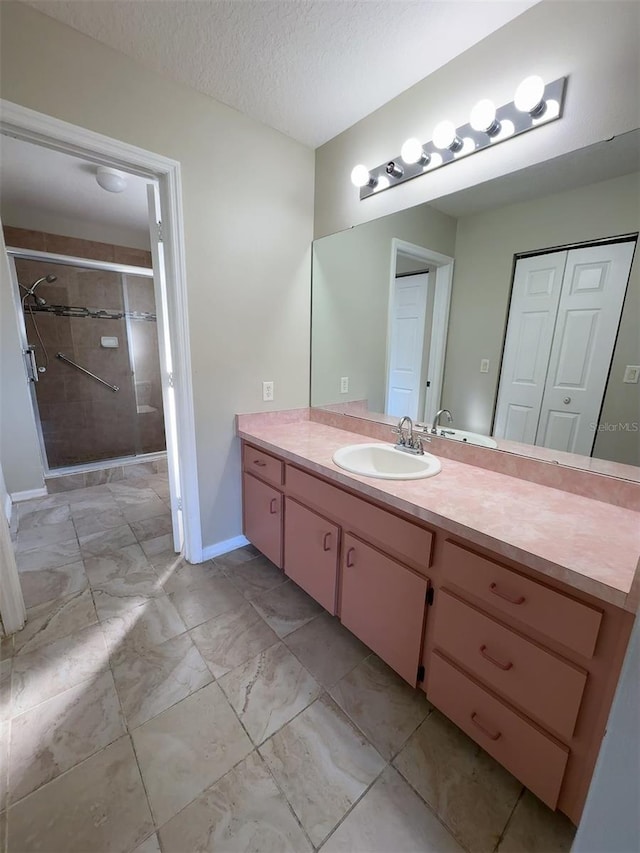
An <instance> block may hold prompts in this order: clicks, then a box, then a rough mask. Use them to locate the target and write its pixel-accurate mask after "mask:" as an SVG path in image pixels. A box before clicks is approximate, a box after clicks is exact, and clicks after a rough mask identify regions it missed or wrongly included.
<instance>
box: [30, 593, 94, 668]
mask: <svg viewBox="0 0 640 853" xmlns="http://www.w3.org/2000/svg"><path fill="white" fill-rule="evenodd" d="M97 621H98V617H97V615H96V609H95V607H94V606H93V598H92V597H91V592H90V590H89V589H84V590H83V591H82V592H75V593H72V594H71V595H66V596H64V597H63V598H57V599H56V600H55V601H48V602H46V603H45V604H39V605H37V606H36V607H32V608H30V609H29V610H27V621H26V623H25V626H24V628H23V629H22V630H21V631H18V632H17V633H16V634H15V637H14V652H15V654H25V653H27V652H31V651H33V650H34V649H36V648H37V647H38V646H42V645H45V644H46V643H52V642H54V641H55V640H59V639H61V638H62V637H66V636H68V635H69V634H73V632H74V631H79V630H80V629H81V628H86V627H87V626H88V625H93V624H95V623H96V622H97Z"/></svg>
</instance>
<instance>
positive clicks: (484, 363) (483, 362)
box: [480, 358, 489, 373]
mask: <svg viewBox="0 0 640 853" xmlns="http://www.w3.org/2000/svg"><path fill="white" fill-rule="evenodd" d="M488 372H489V359H488V358H482V359H480V373H488Z"/></svg>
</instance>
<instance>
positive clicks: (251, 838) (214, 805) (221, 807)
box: [160, 752, 389, 853]
mask: <svg viewBox="0 0 640 853" xmlns="http://www.w3.org/2000/svg"><path fill="white" fill-rule="evenodd" d="M160 841H161V843H162V850H163V851H164V853H185V851H187V850H189V851H196V850H197V851H199V853H223V852H224V853H247V851H253V852H254V853H258V851H259V853H311V851H312V850H313V848H312V847H311V844H310V843H309V841H308V840H307V839H306V837H305V836H304V834H303V832H302V830H301V829H300V827H299V825H298V823H297V821H296V819H295V818H294V816H293V815H292V814H291V811H290V809H289V806H288V805H287V803H286V800H285V799H284V797H283V796H282V794H281V793H280V792H279V791H278V788H277V787H276V784H275V782H274V781H273V779H272V778H271V775H270V774H269V771H268V770H267V768H266V767H265V766H264V764H263V762H262V761H261V759H260V757H259V756H258V755H257V754H256V753H255V752H252V753H251V754H250V755H249V756H247V758H245V760H244V761H243V762H242V763H241V764H238V766H237V767H235V768H234V769H233V770H231V771H230V772H229V773H227V775H226V776H223V777H222V779H220V781H219V782H216V784H215V785H213V786H212V787H211V788H209V790H208V791H205V793H204V794H203V795H202V796H200V797H199V798H198V799H197V800H195V801H194V802H193V803H191V804H190V805H189V806H187V808H185V809H183V811H181V812H180V813H179V814H178V815H176V817H174V818H173V819H172V820H170V821H169V822H168V823H167V824H165V826H163V827H162V828H161V829H160ZM387 853H389V851H387Z"/></svg>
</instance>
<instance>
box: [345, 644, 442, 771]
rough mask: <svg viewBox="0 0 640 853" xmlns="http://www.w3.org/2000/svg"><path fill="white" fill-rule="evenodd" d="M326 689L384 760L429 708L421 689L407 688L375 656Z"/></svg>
mask: <svg viewBox="0 0 640 853" xmlns="http://www.w3.org/2000/svg"><path fill="white" fill-rule="evenodd" d="M329 692H330V693H331V696H332V697H333V698H334V699H335V701H336V702H337V703H338V705H340V707H341V708H342V710H343V711H344V712H345V713H346V714H347V715H348V716H349V717H351V719H352V720H353V721H354V723H355V724H356V725H357V726H358V728H360V729H361V730H362V731H363V732H364V733H365V735H366V736H367V737H368V738H369V740H370V741H371V743H372V744H373V745H374V746H375V748H376V749H377V750H378V752H380V753H381V754H382V755H383V756H384V757H385V758H386V759H387V760H389V759H391V758H393V756H394V755H395V754H396V753H397V752H398V751H399V749H400V748H401V747H402V746H403V745H404V743H405V741H406V740H407V739H408V738H409V736H410V735H411V734H413V732H414V731H415V730H416V729H417V728H418V726H419V725H420V723H421V722H422V721H423V720H424V718H425V717H426V716H427V714H428V712H429V709H430V705H429V703H428V702H427V700H426V697H425V695H424V693H423V692H422V690H415V689H414V688H413V687H410V686H409V685H408V684H407V683H406V681H403V679H402V678H400V676H398V675H396V673H395V672H394V671H393V670H392V669H391V668H390V667H388V666H387V665H386V664H385V663H383V662H382V661H381V660H380V658H378V657H376V656H375V655H371V657H368V658H367V659H366V660H364V661H363V662H362V663H361V664H360V665H359V666H357V667H356V668H355V669H353V670H352V671H351V672H350V673H349V674H348V675H346V676H345V677H344V678H342V679H341V680H340V681H339V682H338V683H337V684H335V685H334V686H333V687H332V688H331V690H330V691H329Z"/></svg>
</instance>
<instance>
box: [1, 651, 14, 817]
mask: <svg viewBox="0 0 640 853" xmlns="http://www.w3.org/2000/svg"><path fill="white" fill-rule="evenodd" d="M12 671H13V658H3V659H2V660H0V722H2V721H3V720H8V719H9V718H10V717H11V716H12V702H11V673H12ZM0 808H1V807H0Z"/></svg>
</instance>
